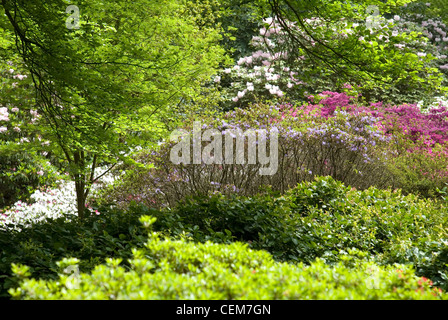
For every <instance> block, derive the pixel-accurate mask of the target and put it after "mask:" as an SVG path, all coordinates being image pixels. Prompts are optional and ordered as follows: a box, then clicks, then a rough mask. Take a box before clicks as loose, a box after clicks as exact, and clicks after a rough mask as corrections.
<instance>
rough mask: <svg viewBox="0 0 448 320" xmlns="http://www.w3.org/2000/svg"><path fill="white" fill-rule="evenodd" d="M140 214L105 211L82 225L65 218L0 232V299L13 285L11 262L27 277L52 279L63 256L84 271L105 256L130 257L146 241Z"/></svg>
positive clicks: (124, 258)
mask: <svg viewBox="0 0 448 320" xmlns="http://www.w3.org/2000/svg"><path fill="white" fill-rule="evenodd" d="M139 217H140V214H138V213H134V214H133V213H132V212H129V213H124V212H122V211H114V210H109V211H108V212H107V213H106V214H104V215H100V216H98V215H94V214H93V215H91V216H89V217H86V219H84V220H83V221H82V222H80V221H78V220H77V219H76V216H73V215H72V216H67V218H59V219H55V220H49V221H47V222H42V223H36V224H34V225H33V226H31V227H28V228H25V229H23V230H22V231H11V230H9V231H6V230H0V247H1V248H2V249H1V251H0V298H6V297H8V296H9V295H8V294H7V290H8V289H9V288H11V287H13V286H15V285H17V282H16V279H14V278H12V277H11V275H12V271H11V263H21V264H26V265H28V266H29V267H30V268H31V269H30V272H31V275H32V276H34V277H37V278H42V279H55V278H56V275H57V271H58V270H59V269H58V267H57V264H56V262H57V261H59V260H61V259H63V258H67V257H75V258H78V259H80V260H81V263H80V264H79V268H80V270H81V271H85V272H88V271H90V270H92V268H93V267H94V266H95V265H97V264H99V263H102V262H104V261H105V259H106V258H108V257H114V258H122V259H123V260H124V261H126V259H128V258H130V257H131V254H132V253H131V249H132V248H135V247H139V246H141V245H142V244H143V243H144V242H145V241H146V238H147V237H146V232H145V230H144V229H143V227H142V225H141V223H140V222H139V220H138V219H139Z"/></svg>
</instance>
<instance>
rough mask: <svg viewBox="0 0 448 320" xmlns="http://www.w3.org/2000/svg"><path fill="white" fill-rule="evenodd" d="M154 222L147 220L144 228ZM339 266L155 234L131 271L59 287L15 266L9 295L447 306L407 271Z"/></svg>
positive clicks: (100, 271) (103, 269)
mask: <svg viewBox="0 0 448 320" xmlns="http://www.w3.org/2000/svg"><path fill="white" fill-rule="evenodd" d="M154 220H155V219H154V218H151V217H150V216H145V217H143V218H142V221H143V223H144V224H145V225H146V226H147V227H149V226H150V224H151V223H152V222H153V221H154ZM359 255H361V256H362V254H359ZM341 260H342V261H343V262H342V263H339V264H337V265H335V266H332V267H329V266H327V265H325V264H324V263H323V261H322V260H317V261H316V262H313V263H312V264H311V265H309V266H305V265H303V264H298V265H291V264H287V263H278V262H275V261H274V260H273V259H272V257H271V256H270V255H269V254H268V253H266V252H264V251H253V250H250V249H248V248H247V246H245V245H243V244H241V243H232V244H228V245H219V244H213V243H211V242H206V243H204V244H193V243H190V242H187V241H185V240H178V241H173V240H168V239H166V240H161V239H160V238H159V235H158V234H157V233H150V235H149V240H148V242H147V244H146V245H145V248H142V249H140V250H134V251H133V258H132V259H131V260H130V262H131V270H126V269H125V268H123V267H120V266H119V264H120V262H121V259H108V261H107V263H106V264H105V265H99V266H97V267H95V269H94V270H93V271H92V273H91V274H85V273H81V274H80V275H79V276H78V277H76V278H74V279H73V278H71V276H70V275H67V274H64V272H62V271H61V272H60V273H59V277H58V278H57V279H55V280H49V281H44V280H39V281H36V280H34V279H27V278H28V276H29V272H28V268H27V267H26V266H17V265H14V272H15V274H16V276H17V277H19V278H20V279H22V282H21V286H20V288H18V289H14V290H10V292H11V294H12V295H13V297H14V298H16V299H18V298H20V299H100V300H106V299H112V300H115V299H133V300H137V299H305V300H306V299H336V300H338V299H347V298H348V299H419V300H420V299H446V294H444V293H442V292H440V291H439V290H438V289H437V288H431V287H430V284H431V283H430V281H427V279H424V278H422V279H418V278H417V277H416V276H415V275H414V274H413V271H412V268H410V267H409V266H405V265H393V266H388V267H379V266H377V265H375V264H374V263H372V262H368V261H360V260H359V259H358V258H356V257H350V256H348V255H343V256H341ZM76 263H78V261H77V260H76V259H66V260H63V261H61V262H59V263H58V265H59V266H60V267H62V268H64V267H67V266H70V265H76Z"/></svg>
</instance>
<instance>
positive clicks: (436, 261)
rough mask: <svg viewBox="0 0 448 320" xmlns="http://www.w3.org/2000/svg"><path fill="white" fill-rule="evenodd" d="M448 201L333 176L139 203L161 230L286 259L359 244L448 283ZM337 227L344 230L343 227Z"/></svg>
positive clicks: (329, 258)
mask: <svg viewBox="0 0 448 320" xmlns="http://www.w3.org/2000/svg"><path fill="white" fill-rule="evenodd" d="M446 207H447V206H446V204H443V203H440V202H436V201H434V200H429V199H428V200H425V199H421V198H419V197H418V196H416V195H413V194H409V195H403V194H402V193H401V191H400V190H394V191H392V190H380V189H376V188H369V189H367V190H356V189H353V188H351V187H350V186H345V185H344V184H342V183H340V182H338V181H335V180H334V179H333V178H331V177H325V178H323V177H319V178H316V180H315V181H314V182H302V183H301V184H299V185H298V186H297V187H296V188H293V189H291V190H289V191H288V192H286V193H285V194H284V195H283V196H281V197H279V196H278V195H275V194H270V195H269V194H265V195H255V196H252V197H244V196H235V195H233V196H226V197H225V196H223V195H212V196H202V197H195V198H192V199H187V200H185V201H184V202H181V203H179V204H178V205H177V206H176V207H174V208H170V209H168V208H167V209H163V210H155V209H151V210H150V209H146V210H143V208H144V207H140V209H135V210H137V211H139V210H140V211H142V212H144V213H145V214H151V215H153V216H154V217H156V218H157V221H156V223H155V224H154V229H155V230H156V231H164V232H166V233H167V234H169V235H170V236H172V237H179V236H187V237H189V238H190V239H192V240H194V241H197V242H205V241H208V240H210V241H214V242H217V243H230V242H232V241H241V242H245V243H248V244H249V246H250V247H251V248H252V249H264V250H266V251H268V252H270V253H271V254H272V256H273V258H274V259H276V260H278V261H298V262H304V263H308V264H309V263H312V262H313V261H314V260H315V259H316V258H321V259H323V260H325V261H326V263H328V264H334V263H337V262H338V261H340V251H341V250H342V251H345V252H347V251H348V250H351V249H358V250H361V251H363V252H366V253H368V254H370V255H371V256H373V257H375V259H376V260H377V262H378V263H383V264H391V263H395V262H397V263H410V264H413V265H414V266H415V268H416V271H417V273H418V274H419V275H421V276H425V277H428V278H431V280H432V281H434V283H436V284H437V285H438V286H441V287H443V288H445V289H448V282H447V279H448V277H447V275H448V267H447V266H446V265H444V262H443V261H445V260H446V250H447V243H446V241H445V240H444V239H447V238H448V234H447V232H446V229H447V227H448V215H447V212H446ZM336 230H337V232H335V231H336Z"/></svg>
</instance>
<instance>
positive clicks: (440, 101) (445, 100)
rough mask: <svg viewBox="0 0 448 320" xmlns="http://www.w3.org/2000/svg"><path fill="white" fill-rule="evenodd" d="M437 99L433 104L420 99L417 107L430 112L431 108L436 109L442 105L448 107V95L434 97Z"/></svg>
mask: <svg viewBox="0 0 448 320" xmlns="http://www.w3.org/2000/svg"><path fill="white" fill-rule="evenodd" d="M434 99H435V101H434V102H433V103H431V104H428V105H427V104H424V102H423V101H420V102H419V103H418V104H417V107H419V108H420V110H421V111H422V112H424V113H427V112H429V111H430V110H431V109H436V108H440V107H447V108H448V96H444V97H443V96H440V97H434Z"/></svg>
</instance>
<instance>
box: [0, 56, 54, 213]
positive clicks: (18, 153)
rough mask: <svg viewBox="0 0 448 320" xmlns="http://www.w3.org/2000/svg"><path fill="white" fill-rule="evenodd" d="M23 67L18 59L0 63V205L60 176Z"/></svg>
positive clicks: (0, 206)
mask: <svg viewBox="0 0 448 320" xmlns="http://www.w3.org/2000/svg"><path fill="white" fill-rule="evenodd" d="M22 69H23V67H22V64H20V63H19V62H18V61H2V62H0V75H1V77H2V83H1V84H0V88H1V90H0V208H4V207H6V206H9V205H12V204H13V203H14V202H16V201H17V200H21V201H27V200H28V198H29V196H30V195H31V193H32V192H33V190H35V189H36V188H37V187H39V186H43V185H51V184H53V183H54V182H55V181H56V180H57V179H58V175H57V173H56V168H55V167H54V166H52V165H51V164H50V162H49V160H51V156H52V151H51V149H50V147H49V144H50V143H49V141H48V140H46V139H45V138H44V137H43V132H42V131H39V129H38V124H39V121H40V119H41V115H40V114H39V113H38V112H37V111H36V110H34V107H33V106H35V99H34V91H33V87H32V86H33V84H32V80H31V77H29V76H28V75H27V74H26V73H25V72H23V71H22Z"/></svg>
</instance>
